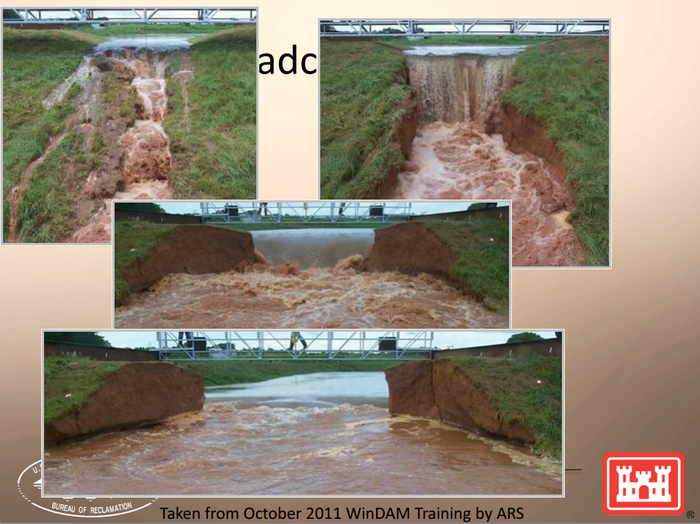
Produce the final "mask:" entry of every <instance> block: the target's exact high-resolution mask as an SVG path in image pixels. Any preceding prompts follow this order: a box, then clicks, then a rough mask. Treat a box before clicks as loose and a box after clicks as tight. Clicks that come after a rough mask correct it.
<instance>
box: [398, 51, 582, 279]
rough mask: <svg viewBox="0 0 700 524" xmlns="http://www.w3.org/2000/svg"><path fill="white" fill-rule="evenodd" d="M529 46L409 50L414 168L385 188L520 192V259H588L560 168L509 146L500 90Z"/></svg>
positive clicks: (469, 195)
mask: <svg viewBox="0 0 700 524" xmlns="http://www.w3.org/2000/svg"><path fill="white" fill-rule="evenodd" d="M523 49H524V48H522V47H512V46H506V47H500V46H495V47H493V48H488V47H460V46H445V47H444V48H440V47H426V48H420V47H419V48H416V49H414V50H411V51H408V52H407V57H406V60H407V64H408V68H409V75H410V82H411V86H412V87H413V89H414V91H415V93H416V98H417V101H418V105H419V121H420V124H421V125H420V127H419V128H418V131H417V134H416V137H415V139H414V141H413V146H412V151H411V155H410V159H409V162H408V165H407V168H406V170H405V171H404V172H402V173H400V174H399V175H398V181H397V184H396V186H395V187H393V188H392V189H391V190H390V192H389V193H388V194H386V195H385V196H386V197H388V198H396V199H420V198H431V199H512V200H513V264H514V265H524V266H560V265H579V264H581V263H583V259H582V251H581V247H580V245H579V243H578V240H577V237H576V234H575V231H574V229H573V227H572V226H571V224H569V223H568V222H567V217H568V215H569V213H570V211H571V209H572V208H573V199H572V197H571V195H570V194H569V191H568V189H567V187H566V185H565V184H564V183H562V182H560V181H559V180H558V178H557V176H556V174H555V172H554V171H553V169H552V168H551V167H550V166H549V165H548V164H547V162H546V161H544V160H543V159H542V158H539V157H537V156H535V155H532V154H516V153H513V152H512V151H510V150H509V149H508V145H507V144H506V143H505V142H504V141H503V138H502V136H501V135H500V134H497V133H493V134H488V133H486V132H485V130H486V129H497V128H498V126H499V125H500V97H501V94H502V93H503V91H504V90H505V89H507V88H508V87H510V86H511V85H512V81H513V80H512V73H511V70H512V66H513V64H514V62H515V57H514V56H513V55H515V54H517V53H518V52H520V51H522V50H523Z"/></svg>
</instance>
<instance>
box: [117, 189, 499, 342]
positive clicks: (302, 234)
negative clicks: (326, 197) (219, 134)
mask: <svg viewBox="0 0 700 524" xmlns="http://www.w3.org/2000/svg"><path fill="white" fill-rule="evenodd" d="M509 244H510V207H509V202H502V201H501V202H459V203H454V202H405V201H385V202H379V201H378V202H367V201H355V202H349V201H345V202H322V201H314V202H294V201H293V202H289V201H285V202H256V201H252V202H251V201H238V202H234V201H230V202H221V201H218V202H210V201H207V202H157V203H148V204H146V203H138V202H132V203H123V202H117V203H115V245H114V272H115V284H114V290H115V297H114V298H115V314H114V322H115V326H116V327H118V328H129V329H133V328H144V329H146V328H148V329H156V328H161V329H163V328H165V329H168V328H176V327H177V326H182V325H187V326H190V327H193V328H198V329H217V328H247V327H250V326H256V327H260V328H273V329H274V328H292V327H295V326H303V327H307V328H350V327H352V328H418V327H422V328H438V327H439V328H450V327H452V328H460V327H461V328H464V327H468V328H507V327H509V310H510V264H509V261H510V260H509V259H510V257H509Z"/></svg>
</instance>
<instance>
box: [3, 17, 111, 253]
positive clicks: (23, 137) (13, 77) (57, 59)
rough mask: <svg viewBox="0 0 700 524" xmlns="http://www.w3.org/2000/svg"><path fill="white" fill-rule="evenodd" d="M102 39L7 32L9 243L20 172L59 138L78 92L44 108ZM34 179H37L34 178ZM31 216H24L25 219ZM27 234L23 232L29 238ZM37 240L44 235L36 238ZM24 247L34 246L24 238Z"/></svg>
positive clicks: (46, 32) (5, 164)
mask: <svg viewBox="0 0 700 524" xmlns="http://www.w3.org/2000/svg"><path fill="white" fill-rule="evenodd" d="M99 42H100V39H99V38H97V37H94V36H91V35H84V34H81V33H77V32H76V33H75V34H67V33H65V32H63V31H55V30H32V31H23V30H17V29H9V28H5V30H4V35H3V60H4V69H3V90H4V96H3V119H4V122H3V143H4V145H3V180H4V182H3V204H4V205H3V217H4V221H3V223H4V224H5V230H4V231H3V233H4V235H5V238H6V235H7V226H8V222H9V212H10V209H9V205H8V201H7V197H8V194H9V192H10V190H11V189H12V188H13V187H15V186H16V185H17V183H18V182H19V180H20V177H21V176H22V172H23V171H24V170H25V169H26V167H27V166H28V165H29V164H30V163H31V162H32V161H33V160H35V159H36V158H38V157H39V156H41V154H42V152H43V151H44V149H45V148H46V146H47V144H48V143H49V138H50V137H52V136H57V135H59V134H60V133H61V132H62V131H63V130H64V128H65V120H66V118H67V117H68V115H70V114H71V113H72V112H73V111H74V109H73V107H72V104H71V101H72V100H73V99H74V98H75V96H77V94H78V92H79V90H78V89H77V88H74V89H71V90H70V91H69V93H68V94H67V96H66V97H65V98H64V100H63V101H62V102H61V103H59V104H56V105H55V106H53V107H52V108H51V109H49V110H46V109H44V107H43V106H42V104H41V102H42V100H44V99H45V98H46V97H47V96H48V94H49V93H50V92H51V91H52V90H53V89H54V88H55V87H56V86H57V85H59V84H60V83H61V82H63V81H64V80H65V79H66V78H68V77H69V76H70V75H71V74H72V73H73V72H74V71H75V70H76V69H77V67H78V65H79V64H80V62H81V61H82V59H83V55H84V54H85V53H86V52H88V51H89V50H90V49H92V47H94V46H95V45H96V44H98V43H99ZM35 174H36V173H35ZM27 214H28V213H25V217H26V216H27ZM26 231H28V230H25V232H26ZM37 237H38V238H39V239H41V238H45V237H46V231H44V232H41V233H38V234H37ZM20 240H21V241H25V242H36V241H38V240H37V239H36V238H33V237H32V236H30V237H22V236H20Z"/></svg>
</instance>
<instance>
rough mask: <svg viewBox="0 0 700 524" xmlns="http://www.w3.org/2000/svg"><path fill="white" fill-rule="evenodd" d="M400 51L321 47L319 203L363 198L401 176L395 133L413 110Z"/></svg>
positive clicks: (357, 45) (370, 45) (373, 46)
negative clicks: (392, 176) (394, 176)
mask: <svg viewBox="0 0 700 524" xmlns="http://www.w3.org/2000/svg"><path fill="white" fill-rule="evenodd" d="M406 76H407V75H406V71H405V66H404V61H403V57H402V55H401V53H400V51H398V50H396V49H392V48H390V47H388V46H385V45H382V44H378V43H375V42H341V41H336V42H333V41H327V40H324V41H322V42H321V198H363V197H365V196H366V195H367V194H368V193H370V192H371V191H373V190H375V189H376V188H377V187H379V186H381V184H382V183H383V182H384V181H385V180H386V178H387V177H388V175H389V173H390V172H392V171H398V170H401V169H402V168H403V167H404V164H405V159H404V157H403V155H402V154H401V149H400V146H399V144H398V142H397V141H396V139H395V135H394V130H395V127H396V126H397V125H398V124H399V122H400V121H401V120H402V119H403V118H404V117H405V116H406V115H407V113H408V112H409V111H410V110H411V109H410V107H409V106H408V105H407V104H406V102H407V101H408V99H409V97H410V93H411V88H410V87H409V85H408V84H407V79H406Z"/></svg>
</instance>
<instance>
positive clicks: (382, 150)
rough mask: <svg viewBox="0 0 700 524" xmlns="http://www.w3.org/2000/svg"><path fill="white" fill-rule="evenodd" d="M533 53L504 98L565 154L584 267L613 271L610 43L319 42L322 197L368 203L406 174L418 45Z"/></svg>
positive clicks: (521, 60) (484, 39) (479, 39)
mask: <svg viewBox="0 0 700 524" xmlns="http://www.w3.org/2000/svg"><path fill="white" fill-rule="evenodd" d="M455 44H479V45H526V46H527V48H526V50H525V51H524V52H523V53H521V54H519V55H517V57H516V61H515V66H514V70H513V74H514V85H513V86H512V87H511V88H510V89H508V90H506V91H505V92H504V93H503V95H502V98H501V103H502V104H503V105H505V104H510V105H512V106H513V107H515V109H516V110H517V111H518V112H519V113H521V114H523V115H526V116H529V117H532V118H534V119H535V120H536V121H537V122H540V123H541V124H542V125H543V126H544V127H545V129H546V130H547V133H548V138H549V139H551V140H552V141H553V142H554V143H555V144H556V145H557V146H558V147H559V148H560V150H561V151H562V154H563V157H564V164H565V167H566V170H567V184H568V185H569V187H570V189H571V191H572V194H573V196H574V199H575V209H574V211H573V212H572V214H571V216H570V222H571V223H572V225H573V226H574V228H575V231H576V234H577V237H578V239H579V242H580V243H581V245H582V247H583V249H584V251H585V255H586V261H587V263H588V264H589V265H591V266H606V265H608V263H609V231H608V226H609V212H610V211H609V173H610V171H609V64H608V60H609V58H608V55H609V39H608V38H603V37H600V38H598V37H571V38H554V37H517V36H513V37H505V36H504V37H489V36H472V37H455V36H434V37H428V38H422V39H418V40H409V39H406V38H400V37H395V38H391V37H385V38H382V37H378V38H377V39H376V40H374V41H347V40H337V41H334V40H329V39H323V40H322V42H321V57H320V60H321V62H322V67H321V197H322V198H339V199H356V198H367V197H368V195H370V194H373V192H376V191H378V190H380V188H382V187H383V185H384V184H385V183H386V182H387V180H388V179H389V177H390V175H391V174H392V173H396V172H399V171H401V170H403V169H404V168H405V167H406V163H407V159H406V158H405V157H404V155H402V154H401V147H400V144H399V143H398V141H397V138H396V128H397V126H398V125H399V123H400V122H401V121H402V119H404V118H406V117H407V115H409V114H410V112H411V111H412V106H411V99H410V97H411V87H410V85H409V83H408V72H407V70H406V65H405V63H404V59H403V56H402V55H401V51H402V50H403V49H406V48H409V47H413V46H420V45H455Z"/></svg>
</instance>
